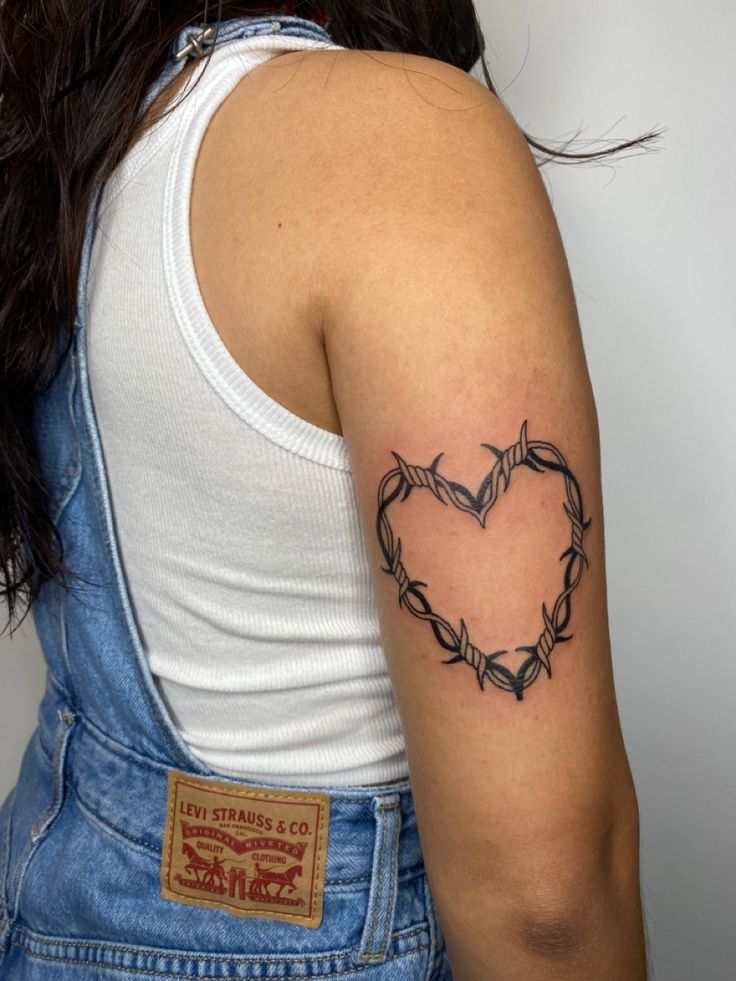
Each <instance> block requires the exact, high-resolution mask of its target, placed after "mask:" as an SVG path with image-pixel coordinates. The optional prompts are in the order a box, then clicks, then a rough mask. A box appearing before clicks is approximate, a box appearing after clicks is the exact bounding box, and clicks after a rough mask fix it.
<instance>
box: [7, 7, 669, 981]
mask: <svg viewBox="0 0 736 981" xmlns="http://www.w3.org/2000/svg"><path fill="white" fill-rule="evenodd" d="M0 18H1V20H2V27H1V31H2V37H3V39H4V40H3V56H2V57H3V63H2V76H1V77H0V85H1V91H2V96H3V112H2V114H1V116H2V122H0V126H2V130H3V140H2V144H3V147H4V150H3V158H2V162H1V164H0V167H1V168H2V169H1V170H0V173H1V174H2V185H3V192H4V193H3V203H2V212H1V214H2V218H1V222H2V225H1V229H2V239H3V242H4V244H5V246H6V256H5V268H4V270H3V282H2V304H3V306H2V321H1V334H0V336H2V341H3V354H4V356H3V362H2V363H3V372H4V378H3V382H4V385H3V392H2V396H1V398H2V411H3V456H2V467H3V471H2V479H3V484H2V486H3V493H4V506H3V509H2V536H3V537H2V542H3V544H2V549H3V552H2V557H3V568H4V570H5V578H6V596H7V599H8V603H9V612H10V616H11V619H12V616H13V611H14V605H15V603H16V602H17V600H18V599H19V597H20V596H21V595H23V596H24V597H25V598H26V600H27V601H28V602H27V606H28V608H31V607H32V611H33V618H34V623H35V626H36V629H37V631H38V634H39V637H40V640H41V643H42V646H43V649H44V655H45V657H46V660H47V664H48V683H47V690H46V694H45V696H44V699H43V702H42V704H41V706H40V709H39V724H38V728H37V730H36V732H35V733H34V735H33V737H32V738H31V740H30V742H29V744H28V747H27V748H26V752H25V756H24V758H23V762H22V767H21V772H20V774H19V778H18V783H17V786H16V788H15V791H14V792H13V793H12V794H11V795H9V797H8V798H7V799H6V801H5V803H4V805H3V808H2V811H1V812H0V832H1V833H2V841H3V851H2V859H1V863H2V864H1V865H0V874H1V875H2V882H3V888H2V896H1V901H2V931H1V934H0V935H1V936H2V940H3V945H2V950H1V952H0V957H2V960H0V977H3V978H5V977H7V978H12V979H16V978H18V979H32V978H33V979H35V978H44V979H52V981H53V979H56V978H59V979H61V978H67V977H68V978H73V977H74V978H76V977H79V978H90V979H91V978H103V977H104V978H105V981H113V979H116V981H117V979H123V978H126V979H129V978H136V977H139V978H144V977H145V978H172V977H176V978H194V977H197V978H200V977H236V976H237V977H239V978H255V977H266V976H267V977H321V978H328V977H329V978H332V977H339V976H342V975H345V976H350V977H353V976H354V977H357V978H361V979H362V978H365V979H366V981H369V979H373V978H375V979H378V978H385V979H410V978H411V979H415V978H416V979H420V978H421V979H435V981H437V979H444V978H450V977H452V978H455V979H456V981H476V979H489V978H499V979H500V978H503V979H511V978H534V979H540V981H542V979H553V978H565V979H575V978H581V979H582V978H585V979H591V978H596V979H601V981H608V979H616V981H619V979H622V978H626V979H630V981H636V979H640V978H643V977H644V976H645V954H644V942H643V929H642V914H641V907H640V902H639V884H638V879H639V873H638V818H637V808H636V797H635V793H634V788H633V784H632V780H631V775H630V771H629V767H628V763H627V759H626V754H625V751H624V747H623V742H622V738H621V732H620V726H619V721H618V715H617V709H616V701H615V694H614V689H613V681H612V673H611V658H610V644H609V639H608V628H607V621H606V599H605V577H604V550H603V548H604V543H603V515H602V503H601V489H600V467H599V447H598V433H597V422H596V414H595V404H594V400H593V395H592V392H591V388H590V382H589V378H588V374H587V369H586V365H585V358H584V353H583V348H582V343H581V339H580V333H579V327H578V324H577V319H576V312H575V304H574V297H573V293H572V288H571V285H570V280H569V275H568V272H567V267H566V263H565V257H564V252H563V249H562V245H561V242H560V238H559V233H558V230H557V226H556V224H555V221H554V217H553V215H552V212H551V208H550V205H549V201H548V198H547V196H546V193H545V191H544V188H543V185H542V183H541V180H540V178H539V174H538V170H537V166H536V164H535V162H534V160H533V158H532V156H531V153H530V151H529V148H528V142H531V143H532V144H533V145H535V146H537V147H538V148H542V149H544V148H543V147H541V145H540V144H536V143H534V141H528V140H527V139H525V138H524V136H523V134H522V133H521V131H520V130H519V129H518V127H517V126H516V124H515V123H514V122H513V120H512V119H511V117H510V115H509V114H508V112H507V111H506V109H505V108H504V107H503V105H502V103H501V102H500V100H499V99H498V98H497V97H496V96H495V95H494V94H493V93H492V91H491V90H489V89H487V88H485V87H484V86H481V85H480V83H478V82H477V81H476V80H475V79H473V78H472V77H471V76H470V75H469V74H468V73H469V71H470V69H471V68H472V67H473V65H474V64H475V63H476V61H477V60H478V58H479V57H480V55H481V53H482V39H481V35H480V31H479V28H478V24H477V20H476V17H475V13H474V11H473V8H472V4H471V3H466V2H457V0H452V2H450V0H447V2H440V3H438V4H436V5H435V6H434V8H433V9H432V11H431V12H430V11H428V10H427V9H426V8H425V5H423V4H420V3H416V4H414V3H410V2H402V3H395V4H385V3H382V4H372V3H360V4H357V3H346V2H341V3H326V4H324V5H323V6H321V7H317V6H316V5H313V6H310V5H309V4H305V3H302V4H299V3H297V4H296V5H295V7H291V6H290V5H285V6H284V7H281V8H278V9H275V8H268V7H266V8H264V7H262V6H261V7H257V6H256V5H255V4H249V3H246V2H242V3H222V4H220V5H218V6H217V9H216V10H215V11H213V10H211V9H210V10H203V9H202V7H201V5H200V3H199V2H192V3H182V2H177V3H176V4H174V3H171V4H169V3H147V4H141V3H138V2H132V0H128V2H123V0H120V2H118V3H115V4H111V3H107V2H106V3H102V2H99V3H89V4H87V5H85V6H84V7H83V8H81V9H78V8H76V7H75V8H74V9H72V8H71V6H69V7H67V6H66V5H64V4H55V5H36V6H33V5H30V6H29V5H27V4H23V5H21V4H19V3H14V2H10V0H6V3H5V4H4V5H3V7H2V10H1V11H0ZM484 67H485V66H484ZM486 71H487V69H486ZM487 81H488V85H489V88H490V86H491V82H490V77H489V76H487ZM649 138H651V137H647V138H645V139H649ZM636 142H638V141H632V143H636ZM556 155H557V156H560V157H562V158H565V157H569V158H571V159H575V158H576V155H574V154H564V153H557V154H556ZM588 156H591V155H588ZM592 156H596V154H592ZM414 577H419V578H414Z"/></svg>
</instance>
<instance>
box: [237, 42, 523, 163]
mask: <svg viewBox="0 0 736 981" xmlns="http://www.w3.org/2000/svg"><path fill="white" fill-rule="evenodd" d="M252 74H253V76H254V78H255V77H257V78H258V83H259V85H260V86H261V88H262V91H263V93H264V95H266V96H268V97H272V96H274V95H275V94H276V92H278V94H279V97H280V99H281V100H283V101H284V102H286V101H288V102H289V103H290V104H291V105H292V106H293V107H294V108H295V109H298V110H299V111H301V112H303V113H305V114H307V115H308V117H309V119H310V123H313V124H315V125H317V126H319V125H322V126H324V127H325V128H326V129H328V130H329V136H330V139H329V140H325V141H324V142H323V143H322V149H323V151H324V152H325V153H326V154H327V153H339V152H340V150H341V149H343V148H350V149H355V141H360V140H365V139H367V138H380V142H379V144H378V145H375V144H372V145H371V147H370V149H371V151H372V153H371V155H370V158H369V159H370V162H371V163H375V160H376V157H375V153H376V152H378V151H380V150H381V149H382V148H386V149H389V150H392V151H395V150H399V151H400V150H401V149H402V147H406V148H407V150H408V149H410V148H411V147H412V143H413V142H414V143H415V142H417V141H418V142H420V143H421V144H424V145H426V146H427V147H428V149H433V150H436V149H442V148H444V149H445V150H446V151H448V152H451V151H453V150H454V151H455V153H458V152H460V151H461V150H462V148H463V146H465V145H466V144H468V143H477V144H482V143H483V141H484V140H485V141H488V140H489V139H490V140H491V142H492V145H493V147H495V148H496V150H498V149H506V150H507V151H508V150H513V151H515V152H516V153H517V154H519V155H521V156H524V157H526V158H527V160H528V161H531V160H532V158H531V154H530V153H529V150H528V145H527V143H526V141H525V139H524V137H523V134H522V133H521V130H520V129H519V127H518V125H517V124H516V122H515V120H514V119H513V117H512V115H511V113H510V112H509V111H508V109H507V108H506V107H505V105H504V104H503V102H502V101H501V100H500V99H499V98H498V96H497V95H495V94H494V93H493V92H490V91H489V90H488V88H486V86H485V85H484V84H483V83H481V82H480V81H478V79H476V78H474V77H473V76H472V75H469V74H468V73H467V72H464V71H462V70H461V69H460V68H456V67H455V66H454V65H451V64H449V63H447V62H444V61H440V60H439V59H435V58H430V57H426V56H424V55H415V54H407V53H404V52H396V51H375V50H366V49H357V50H356V49H337V50H335V49H315V50H308V51H306V52H304V51H292V52H288V53H286V54H283V55H280V56H278V57H276V58H273V59H271V60H270V61H269V62H266V63H265V64H264V65H262V66H259V69H258V70H257V71H256V72H253V73H252ZM322 135H326V134H324V133H323V134H322ZM458 137H460V138H462V140H463V143H462V144H458V142H457V140H458ZM392 141H394V142H392ZM499 141H500V143H501V144H502V146H499ZM397 143H398V146H397V145H396V144H397ZM484 149H489V148H488V146H487V145H486V146H485V147H484ZM363 159H365V157H363ZM415 162H416V163H417V164H420V163H421V159H420V160H417V161H415ZM355 163H356V164H358V163H360V159H356V160H355ZM433 163H435V164H436V163H437V161H433Z"/></svg>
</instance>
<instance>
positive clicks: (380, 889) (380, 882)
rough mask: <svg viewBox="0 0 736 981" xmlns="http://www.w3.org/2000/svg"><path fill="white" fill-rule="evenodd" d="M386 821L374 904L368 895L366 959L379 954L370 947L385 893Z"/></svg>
mask: <svg viewBox="0 0 736 981" xmlns="http://www.w3.org/2000/svg"><path fill="white" fill-rule="evenodd" d="M386 823H387V822H386V821H385V820H384V821H382V822H381V843H380V846H379V850H378V868H379V873H378V881H377V886H376V895H375V898H374V902H373V904H371V897H370V894H369V896H368V909H369V911H370V912H371V914H372V915H371V930H370V933H369V934H368V939H367V940H366V944H365V945H366V947H368V950H369V953H367V954H366V953H363V954H361V955H360V956H361V957H362V958H364V959H366V960H368V959H370V958H371V957H376V956H377V955H376V954H375V953H371V952H370V949H371V947H372V946H373V937H374V935H375V932H376V918H377V917H376V907H378V909H380V905H381V897H382V895H383V879H384V877H383V874H382V872H383V856H384V852H385V846H386ZM361 946H362V945H361Z"/></svg>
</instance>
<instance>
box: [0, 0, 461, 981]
mask: <svg viewBox="0 0 736 981" xmlns="http://www.w3.org/2000/svg"><path fill="white" fill-rule="evenodd" d="M203 27H204V25H196V27H195V28H188V29H186V30H183V31H182V32H181V33H180V35H179V37H178V38H177V41H176V44H175V46H174V47H173V48H172V57H171V58H170V59H169V61H168V62H167V64H166V67H165V69H164V70H163V71H162V73H161V74H160V76H159V77H158V79H157V80H156V82H155V83H154V85H153V86H152V87H151V89H150V90H149V92H148V93H147V96H146V100H144V101H145V105H144V106H143V107H142V110H141V111H143V109H145V108H146V107H147V105H148V104H149V103H150V101H151V100H152V99H153V98H154V97H155V95H156V94H157V93H158V91H159V90H160V89H161V88H162V87H163V86H164V85H166V84H167V83H168V82H169V81H170V80H171V79H172V78H173V76H174V75H175V74H176V73H177V72H178V71H179V69H180V68H181V66H182V65H183V64H184V61H185V60H186V59H185V58H180V59H178V60H177V59H175V58H174V54H175V53H176V52H179V51H180V50H181V49H182V48H183V47H184V46H185V45H187V44H189V45H190V49H189V50H190V51H191V50H194V49H197V45H200V48H199V53H201V43H202V42H201V39H200V40H198V36H199V35H201V33H202V30H203ZM276 32H280V33H281V34H283V35H285V42H286V41H287V39H288V37H289V36H293V37H308V38H315V39H320V38H321V39H323V40H325V41H327V42H328V43H331V42H332V39H331V37H330V36H329V34H328V33H327V32H326V31H325V30H324V29H323V28H322V27H320V26H319V25H317V24H316V23H314V22H312V21H309V20H305V19H303V18H300V17H294V16H288V17H278V16H277V17H273V16H271V17H263V16H261V17H242V18H236V19H232V20H228V21H224V22H222V23H221V24H220V25H219V29H217V28H216V31H215V33H214V38H213V37H212V34H210V35H209V39H208V40H207V43H208V44H227V43H228V42H229V41H232V40H235V39H239V38H244V37H252V36H255V35H257V34H264V33H276ZM192 45H193V47H191V46H192ZM99 196H100V192H99V190H98V191H97V193H96V195H95V197H94V199H93V201H92V203H91V205H90V209H89V212H88V216H87V224H86V233H85V237H84V244H83V250H82V263H81V268H80V274H79V284H78V294H77V316H76V319H75V323H74V336H73V342H72V345H71V347H70V349H69V352H68V354H67V355H66V356H65V357H64V358H63V360H62V363H61V368H60V370H59V373H58V374H57V376H56V377H55V379H54V381H53V383H52V385H51V386H50V387H49V388H48V389H47V390H46V391H45V392H44V393H43V394H41V395H40V396H39V397H38V398H37V400H36V405H35V416H34V423H33V425H34V435H35V438H36V441H37V445H38V452H39V455H40V459H41V465H42V467H43V471H44V475H45V477H46V479H47V482H48V487H49V490H50V515H51V518H52V519H53V520H54V522H55V523H56V525H57V527H58V530H59V534H60V536H61V541H62V544H63V558H64V561H65V562H66V563H67V565H69V566H70V567H71V568H72V569H73V570H74V571H75V572H76V573H78V575H79V577H80V578H74V579H73V580H71V581H70V583H69V587H70V588H69V589H64V587H63V585H61V584H59V583H58V582H53V583H47V584H45V585H44V587H43V588H42V590H41V592H40V595H39V597H38V599H37V601H36V603H35V604H34V606H33V608H32V615H33V620H34V623H35V626H36V630H37V633H38V636H39V638H40V641H41V645H42V647H43V653H44V657H45V660H46V664H47V681H46V691H45V694H44V696H43V699H42V701H41V703H40V706H39V710H38V725H37V727H36V729H35V731H34V733H33V735H32V736H31V738H30V740H29V742H28V745H27V747H26V749H25V753H24V756H23V760H22V763H21V769H20V773H19V777H18V781H17V784H16V786H15V788H14V789H13V791H11V793H10V794H9V795H8V796H7V798H6V799H5V801H4V802H3V805H2V808H1V809H0V978H1V979H3V981H5V979H8V981H61V979H64V981H66V979H70V981H74V979H79V981H91V979H95V981H135V979H140V981H143V979H147V981H156V979H174V978H176V979H203V978H230V979H232V978H239V979H250V978H253V979H255V978H310V979H314V978H319V979H324V981H327V979H332V978H338V977H342V976H345V977H347V978H354V979H355V981H379V979H381V981H383V979H385V981H446V979H448V978H450V977H451V975H450V973H449V968H448V962H447V959H446V953H445V947H444V942H443V938H442V934H441V931H440V929H439V925H438V921H437V917H436V911H435V907H434V904H433V901H432V897H431V893H430V890H429V885H428V881H427V876H426V871H425V866H424V862H423V857H422V852H421V848H420V842H419V837H418V833H417V824H416V817H415V813H414V803H413V797H412V792H411V787H410V783H409V781H408V780H405V781H403V782H399V783H389V784H385V785H376V786H370V787H364V786H352V787H344V786H340V787H332V786H327V787H312V786H309V787H300V788H295V787H279V786H277V785H266V784H258V785H256V784H253V783H250V782H248V781H246V780H241V779H233V778H228V779H224V778H223V777H222V776H221V775H218V774H216V773H214V772H213V771H212V770H210V769H209V768H208V767H207V766H206V765H205V764H204V763H203V762H201V761H200V760H199V759H197V758H196V757H195V756H194V755H193V754H192V753H191V752H190V751H189V749H188V747H187V745H186V744H185V743H184V741H183V740H182V738H181V736H180V734H179V732H178V730H177V729H176V727H175V726H174V724H173V721H172V719H171V717H170V715H169V714H168V712H167V708H166V706H165V704H164V702H163V701H162V699H161V696H160V694H159V692H158V689H157V687H156V685H155V682H154V679H153V676H152V675H151V673H150V671H149V667H148V663H147V660H146V657H145V653H144V650H143V647H142V643H141V637H140V635H139V633H138V631H137V627H136V623H135V620H134V617H133V613H132V606H131V601H130V597H129V595H128V593H127V588H126V580H125V577H124V572H123V568H122V565H121V557H120V551H119V547H118V542H117V538H116V531H115V523H114V520H113V514H112V509H111V499H110V493H109V488H108V484H107V474H106V470H105V463H104V458H103V454H102V448H101V442H100V437H99V432H98V429H97V426H96V421H95V413H94V407H93V404H92V399H91V394H90V383H89V376H88V368H87V359H86V352H85V343H86V340H85V338H86V327H85V316H86V312H85V303H86V301H85V297H86V285H87V276H88V271H89V260H90V253H91V249H92V241H93V237H94V230H95V214H96V206H97V202H98V201H99ZM60 351H61V348H60ZM202 656H203V657H206V656H207V652H206V651H203V652H202Z"/></svg>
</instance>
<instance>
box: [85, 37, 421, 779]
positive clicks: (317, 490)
mask: <svg viewBox="0 0 736 981" xmlns="http://www.w3.org/2000/svg"><path fill="white" fill-rule="evenodd" d="M315 44H319V45H320V46H323V47H324V42H323V41H319V42H315V41H313V40H310V39H305V38H296V37H288V36H285V35H261V36H257V37H252V38H245V39H241V40H237V41H232V42H229V43H227V44H223V45H221V46H220V47H219V48H216V49H215V51H214V52H213V54H212V56H211V61H210V63H209V65H208V66H207V68H206V71H205V72H204V74H203V76H202V78H201V79H197V83H196V85H194V84H193V83H194V81H195V77H196V76H197V75H198V72H199V70H200V69H199V66H195V69H194V73H193V76H192V79H191V82H187V84H186V88H187V90H188V89H189V88H190V85H191V86H193V87H192V89H191V91H187V94H186V96H185V98H184V99H183V101H182V103H181V105H178V106H177V107H176V108H175V109H174V110H173V111H172V112H171V113H170V114H169V115H168V116H166V117H165V118H164V119H162V120H160V121H159V122H158V123H156V124H155V125H154V126H153V127H151V128H149V129H148V130H147V132H146V133H145V134H144V136H143V137H142V138H141V139H140V140H139V141H138V142H137V143H135V144H134V145H133V147H132V148H131V150H130V151H129V152H128V154H127V155H126V157H125V158H124V159H123V160H122V162H121V163H120V164H119V166H118V167H117V169H116V171H115V173H114V174H113V175H112V176H111V177H110V179H109V180H108V182H107V184H106V186H105V187H104V189H103V192H102V198H101V201H100V208H99V224H98V227H97V230H96V234H95V240H94V244H93V251H92V257H91V264H90V278H89V285H88V294H87V300H88V314H87V315H88V326H87V340H88V348H89V351H88V357H89V371H90V385H91V390H92V397H93V403H94V408H95V413H96V419H97V423H98V426H99V430H100V438H101V441H102V448H103V453H104V458H105V463H106V467H107V472H108V479H109V483H110V493H111V498H112V507H113V513H114V517H115V524H116V530H117V534H118V538H119V546H120V552H121V559H122V562H123V567H124V570H125V574H126V580H127V585H128V589H129V592H130V598H131V603H132V607H133V611H134V614H135V616H136V621H137V625H138V627H139V630H140V634H141V639H142V641H143V647H144V650H145V653H146V656H147V659H148V663H149V665H150V670H151V672H152V675H153V677H154V679H155V681H156V684H157V686H158V689H159V691H160V693H161V695H162V698H163V700H164V702H165V704H166V705H167V707H168V709H169V711H170V714H171V717H172V720H173V722H174V724H175V725H176V726H177V728H178V729H179V731H180V732H181V735H182V738H183V739H184V741H185V742H186V743H187V744H188V745H189V747H190V748H191V750H192V752H193V753H194V754H195V755H196V756H198V757H199V758H200V759H202V760H204V761H205V762H206V763H207V764H208V765H209V766H210V767H211V768H212V769H213V770H216V771H218V772H221V773H223V774H227V775H236V776H242V777H244V778H246V779H251V780H254V781H258V780H264V781H267V782H277V783H282V784H287V785H295V784H312V785H316V784H341V785H345V784H369V783H374V782H381V781H386V780H394V779H397V778H400V777H404V776H406V774H407V764H406V756H405V747H404V740H403V735H402V731H401V724H400V721H399V717H398V713H397V708H396V704H395V700H394V694H393V688H392V685H391V682H390V679H389V676H388V673H387V667H386V661H385V656H384V652H383V648H382V644H381V637H380V631H379V624H378V617H377V611H376V605H375V597H374V593H373V589H372V583H371V578H370V571H369V567H368V561H367V555H366V551H365V545H364V542H363V539H362V535H361V529H360V524H359V518H358V512H357V505H356V498H355V493H354V484H353V478H352V473H351V468H350V462H349V458H348V454H347V449H346V446H345V442H344V440H343V437H342V436H339V435H337V434H335V433H332V432H329V431H327V430H324V429H321V428H319V427H317V426H315V425H313V424H312V423H309V422H307V421H306V420H304V419H301V418H299V417H298V416H296V415H294V414H293V413H292V412H290V411H289V410H287V409H286V408H285V407H284V406H282V405H281V404H280V403H278V402H276V401H275V400H274V399H272V398H271V397H270V396H269V395H268V394H266V393H265V392H264V391H263V390H262V389H260V388H258V387H257V386H256V385H255V383H254V382H253V381H252V380H251V379H250V378H249V377H248V376H247V375H246V374H245V373H244V372H243V370H242V369H241V368H240V366H239V365H238V364H237V362H236V361H235V360H234V358H233V357H232V356H231V355H230V353H229V351H228V349H227V348H226V347H225V345H224V343H223V342H222V340H221V339H220V336H219V334H218V332H217V329H216V327H215V326H214V324H213V323H212V321H211V320H210V319H209V316H208V314H207V311H206V308H205V304H204V300H203V298H202V295H201V293H200V291H199V287H198V284H197V279H196V275H195V269H194V262H193V258H192V252H191V246H190V238H189V200H190V191H191V185H192V177H193V173H194V165H195V161H196V156H197V152H198V148H199V144H200V142H201V140H202V137H203V135H204V132H205V129H206V126H207V124H208V122H209V120H210V118H211V117H212V115H213V114H214V112H215V110H216V109H217V107H218V105H219V104H220V102H221V101H222V100H223V99H224V98H225V96H226V95H227V94H228V93H229V92H230V91H231V90H232V89H233V87H234V86H235V84H236V83H237V82H238V81H239V80H240V79H241V78H242V77H243V76H244V75H245V74H246V73H247V72H248V71H249V70H250V69H251V68H253V67H255V66H256V65H258V64H260V63H261V62H262V61H264V60H266V59H267V58H269V57H271V56H273V55H275V54H278V53H280V52H282V51H284V50H289V49H292V48H303V47H307V46H310V45H315ZM333 47H337V45H333ZM175 98H176V99H178V98H179V95H178V94H177V96H175Z"/></svg>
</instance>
